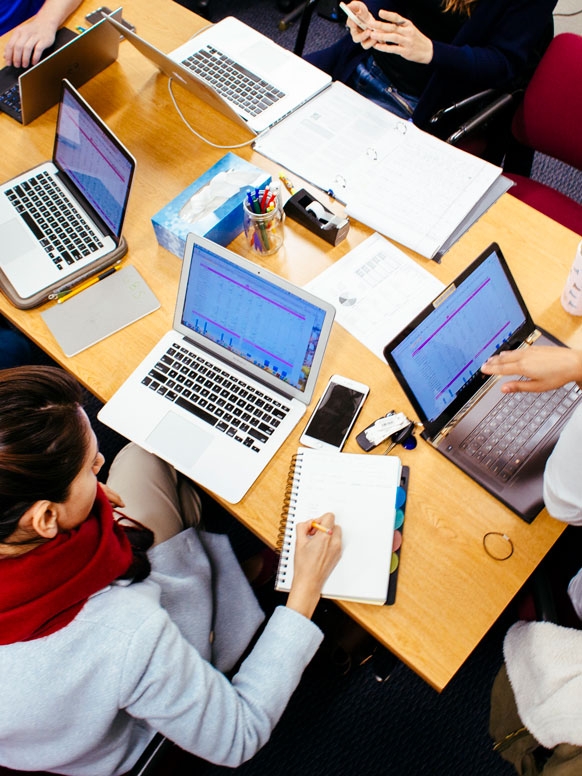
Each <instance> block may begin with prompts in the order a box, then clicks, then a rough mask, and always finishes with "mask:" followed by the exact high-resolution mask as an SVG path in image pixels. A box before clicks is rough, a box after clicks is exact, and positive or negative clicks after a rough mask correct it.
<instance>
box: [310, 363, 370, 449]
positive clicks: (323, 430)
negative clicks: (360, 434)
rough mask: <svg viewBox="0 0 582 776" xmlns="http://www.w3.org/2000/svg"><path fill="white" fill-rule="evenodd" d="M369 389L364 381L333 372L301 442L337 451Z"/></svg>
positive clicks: (341, 445)
mask: <svg viewBox="0 0 582 776" xmlns="http://www.w3.org/2000/svg"><path fill="white" fill-rule="evenodd" d="M369 392H370V389H369V388H368V386H367V385H364V383H358V382H356V380H350V379H349V378H348V377H342V376H341V375H333V376H332V377H331V378H330V380H329V383H328V384H327V387H326V389H325V391H324V392H323V395H322V396H321V398H320V400H319V401H318V402H317V406H316V407H315V410H314V411H313V414H312V415H311V417H310V419H309V421H308V423H307V426H306V427H305V430H304V431H303V434H302V435H301V438H300V440H299V441H300V442H301V444H302V445H305V446H306V447H314V448H318V449H322V450H337V451H338V452H339V451H340V450H341V449H342V447H343V446H344V442H345V441H346V439H347V438H348V436H349V433H350V431H351V430H352V427H353V425H354V423H355V421H356V418H357V417H358V413H359V412H360V410H361V408H362V405H363V403H364V401H365V400H366V397H367V395H368V393H369Z"/></svg>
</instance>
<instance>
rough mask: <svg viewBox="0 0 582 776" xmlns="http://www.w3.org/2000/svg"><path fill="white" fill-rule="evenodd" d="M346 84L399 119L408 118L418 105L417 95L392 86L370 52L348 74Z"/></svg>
mask: <svg viewBox="0 0 582 776" xmlns="http://www.w3.org/2000/svg"><path fill="white" fill-rule="evenodd" d="M348 86H351V87H352V89H355V90H356V91H357V92H359V93H360V94H361V95H363V96H364V97H367V98H368V99H369V100H372V102H375V103H376V105H379V106H380V107H381V108H385V109H386V110H389V111H390V112H391V113H394V114H395V115H396V116H399V117H400V118H401V119H410V118H411V117H412V114H413V113H414V111H415V109H416V106H417V105H418V100H419V98H418V97H415V96H413V95H412V94H405V93H404V92H400V91H398V90H397V89H395V88H394V87H393V86H392V82H391V81H390V79H389V78H388V77H387V76H386V75H385V74H384V72H383V70H382V69H381V68H380V67H378V65H377V64H376V62H374V58H373V56H372V55H371V54H370V56H369V57H368V58H367V59H366V60H365V61H364V62H362V63H360V64H359V65H358V67H357V68H356V70H355V71H354V73H353V74H352V75H351V76H350V78H349V80H348Z"/></svg>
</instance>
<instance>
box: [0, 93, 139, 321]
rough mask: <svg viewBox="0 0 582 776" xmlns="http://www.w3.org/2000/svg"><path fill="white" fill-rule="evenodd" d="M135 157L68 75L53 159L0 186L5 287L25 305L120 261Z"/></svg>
mask: <svg viewBox="0 0 582 776" xmlns="http://www.w3.org/2000/svg"><path fill="white" fill-rule="evenodd" d="M134 170H135V159H134V158H133V156H132V155H131V154H130V153H129V151H128V150H127V149H126V148H125V147H124V146H123V145H122V144H121V143H120V142H119V140H118V139H117V138H116V137H115V135H114V134H113V133H112V132H111V131H110V130H109V128H108V127H107V126H106V125H105V124H104V123H103V121H101V119H100V118H99V116H97V114H96V113H95V112H94V111H93V110H92V109H91V107H90V106H89V105H88V104H87V102H85V100H84V99H83V98H82V97H81V95H80V94H79V93H78V92H77V90H76V89H75V88H74V87H73V86H72V85H71V84H70V83H69V82H68V81H66V80H64V81H63V82H62V96H61V101H60V104H59V114H58V118H57V127H56V134H55V142H54V147H53V159H52V162H44V163H43V164H41V165H39V166H38V167H35V168H33V169H32V170H28V171H26V172H24V173H22V174H21V175H19V176H17V177H16V178H13V179H12V180H10V181H8V182H7V183H4V184H2V186H1V187H0V244H1V245H2V251H0V289H2V291H4V293H5V294H6V295H7V296H8V297H9V298H10V300H11V301H12V302H13V304H15V305H17V306H18V307H23V308H27V307H34V306H35V305H38V304H42V303H43V302H45V301H46V300H47V299H48V298H49V297H50V295H51V294H52V293H54V292H56V291H58V290H65V289H66V288H67V287H69V286H71V285H74V284H75V283H78V282H80V280H82V279H84V278H85V277H89V276H90V275H93V274H95V273H96V272H99V271H100V270H101V269H102V268H104V267H106V266H109V265H110V264H113V263H115V262H116V261H119V259H120V258H121V256H123V254H124V253H125V252H126V250H127V246H126V243H125V240H124V239H123V238H122V236H121V229H122V227H123V221H124V218H125V212H126V208H127V202H128V199H129V191H130V187H131V182H132V179H133V173H134Z"/></svg>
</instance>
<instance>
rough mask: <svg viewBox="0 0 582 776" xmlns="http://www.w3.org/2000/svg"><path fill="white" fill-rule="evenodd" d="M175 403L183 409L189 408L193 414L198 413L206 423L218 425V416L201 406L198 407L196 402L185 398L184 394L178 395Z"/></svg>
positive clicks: (198, 416)
mask: <svg viewBox="0 0 582 776" xmlns="http://www.w3.org/2000/svg"><path fill="white" fill-rule="evenodd" d="M175 404H177V405H178V407H182V409H185V410H188V412H191V413H192V415H196V417H197V418H200V420H203V421H204V422H205V423H209V424H210V425H211V426H215V425H216V418H215V417H214V416H212V415H211V414H210V413H209V412H206V411H205V410H203V409H202V408H201V407H198V406H197V405H196V404H192V402H191V401H188V400H187V399H184V397H183V396H178V398H177V399H176V401H175Z"/></svg>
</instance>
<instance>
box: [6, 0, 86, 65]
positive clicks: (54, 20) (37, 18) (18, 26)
mask: <svg viewBox="0 0 582 776" xmlns="http://www.w3.org/2000/svg"><path fill="white" fill-rule="evenodd" d="M79 5H81V0H44V2H43V0H7V2H4V3H2V4H1V5H0V35H4V33H5V32H8V31H9V30H12V29H13V28H15V29H14V32H13V33H12V35H11V36H10V38H9V39H8V43H7V44H6V47H5V49H4V59H5V60H6V64H7V65H13V66H14V67H29V66H30V65H36V64H37V62H39V61H40V57H41V55H42V52H43V51H44V50H45V49H46V48H48V47H49V46H51V45H52V44H53V43H54V40H55V35H56V32H57V30H58V29H59V27H60V26H61V25H62V24H63V22H64V21H65V19H67V17H68V16H70V15H71V14H72V13H73V11H74V10H75V9H76V8H77V7H78V6H79Z"/></svg>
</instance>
